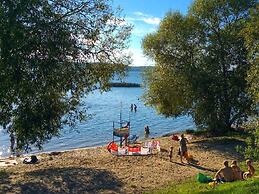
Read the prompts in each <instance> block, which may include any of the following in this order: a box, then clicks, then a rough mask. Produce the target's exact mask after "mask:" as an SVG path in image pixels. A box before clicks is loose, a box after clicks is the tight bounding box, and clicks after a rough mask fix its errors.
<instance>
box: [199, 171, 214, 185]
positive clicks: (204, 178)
mask: <svg viewBox="0 0 259 194" xmlns="http://www.w3.org/2000/svg"><path fill="white" fill-rule="evenodd" d="M197 181H198V182H200V183H209V182H211V181H212V178H211V177H208V176H206V175H204V174H202V173H198V174H197Z"/></svg>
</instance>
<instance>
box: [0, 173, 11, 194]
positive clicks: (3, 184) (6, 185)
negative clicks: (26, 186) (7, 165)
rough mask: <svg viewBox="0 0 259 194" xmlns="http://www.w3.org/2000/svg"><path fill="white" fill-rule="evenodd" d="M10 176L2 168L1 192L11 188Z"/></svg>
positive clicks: (0, 174)
mask: <svg viewBox="0 0 259 194" xmlns="http://www.w3.org/2000/svg"><path fill="white" fill-rule="evenodd" d="M9 185H10V176H9V174H8V173H7V172H6V171H5V170H4V169H0V193H6V192H7V191H8V190H9V188H10V186H9Z"/></svg>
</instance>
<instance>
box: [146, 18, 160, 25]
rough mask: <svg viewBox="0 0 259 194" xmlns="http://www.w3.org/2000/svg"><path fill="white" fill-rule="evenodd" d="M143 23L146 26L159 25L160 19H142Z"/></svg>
mask: <svg viewBox="0 0 259 194" xmlns="http://www.w3.org/2000/svg"><path fill="white" fill-rule="evenodd" d="M143 21H144V22H145V23H147V24H154V25H158V24H159V23H160V21H161V20H160V18H144V19H143Z"/></svg>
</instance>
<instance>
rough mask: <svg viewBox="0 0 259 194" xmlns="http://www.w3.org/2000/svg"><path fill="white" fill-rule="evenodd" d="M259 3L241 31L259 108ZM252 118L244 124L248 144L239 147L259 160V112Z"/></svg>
mask: <svg viewBox="0 0 259 194" xmlns="http://www.w3.org/2000/svg"><path fill="white" fill-rule="evenodd" d="M258 10H259V5H257V6H256V7H255V8H254V9H251V10H250V15H251V17H250V19H249V21H248V22H247V23H246V25H245V28H244V29H243V30H242V31H241V34H242V36H244V38H245V46H246V48H247V50H248V51H249V52H248V59H249V61H250V62H251V64H252V65H251V67H250V69H249V70H248V72H247V78H246V79H247V81H248V88H247V89H248V93H249V94H250V95H251V96H252V99H253V106H254V107H255V108H256V107H257V109H258V104H259V60H258V53H259V14H258ZM252 116H253V117H251V119H250V120H249V122H248V123H246V124H245V125H244V126H245V128H246V129H247V130H248V132H249V136H248V138H247V141H246V143H247V146H246V147H245V148H242V147H239V151H241V152H242V153H243V154H244V155H245V157H247V158H253V159H254V160H259V117H258V112H257V113H255V114H254V115H252Z"/></svg>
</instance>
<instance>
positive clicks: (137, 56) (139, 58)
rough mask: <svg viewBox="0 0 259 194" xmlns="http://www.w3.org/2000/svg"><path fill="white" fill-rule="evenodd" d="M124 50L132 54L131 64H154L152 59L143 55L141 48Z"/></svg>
mask: <svg viewBox="0 0 259 194" xmlns="http://www.w3.org/2000/svg"><path fill="white" fill-rule="evenodd" d="M126 52H128V53H130V54H131V55H132V59H133V62H132V66H151V65H154V61H152V60H150V59H149V58H147V57H146V56H144V54H143V52H142V50H141V49H133V48H130V49H128V50H127V51H126Z"/></svg>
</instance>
